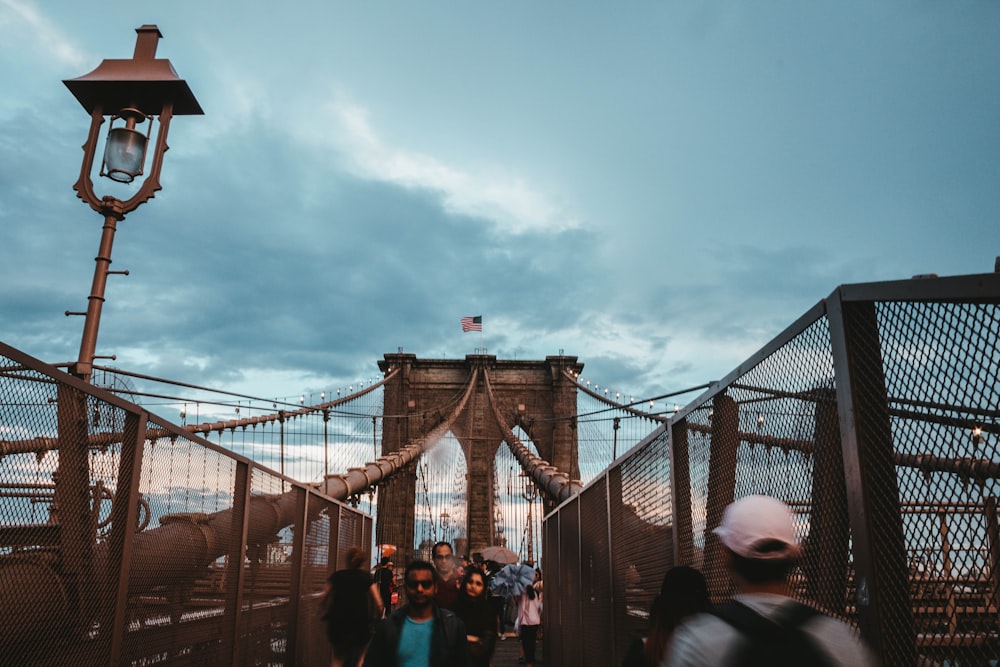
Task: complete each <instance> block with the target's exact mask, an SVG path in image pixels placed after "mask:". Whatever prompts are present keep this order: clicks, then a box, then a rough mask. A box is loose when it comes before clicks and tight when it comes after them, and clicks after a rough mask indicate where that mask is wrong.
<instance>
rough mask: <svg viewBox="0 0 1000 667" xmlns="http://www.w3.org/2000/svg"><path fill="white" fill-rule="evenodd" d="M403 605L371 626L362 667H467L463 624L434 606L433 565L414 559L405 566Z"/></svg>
mask: <svg viewBox="0 0 1000 667" xmlns="http://www.w3.org/2000/svg"><path fill="white" fill-rule="evenodd" d="M404 581H405V584H404V585H405V586H406V604H405V605H404V606H403V607H401V608H399V609H397V610H396V611H394V612H392V613H391V614H389V616H388V617H387V618H385V619H384V620H383V621H381V622H380V623H379V624H378V625H377V626H376V627H375V636H374V637H373V638H372V641H371V644H370V645H369V646H368V653H367V655H366V656H365V667H397V666H398V665H428V667H468V665H467V662H468V648H467V642H466V635H465V624H464V623H462V620H461V619H460V618H459V617H458V616H456V615H455V614H454V613H452V612H451V611H448V610H447V609H441V608H440V607H438V606H437V605H436V604H434V593H435V591H436V589H437V584H436V577H435V572H434V566H433V565H431V564H430V563H428V562H427V561H423V560H415V561H413V562H411V563H410V564H409V565H407V566H406V576H405V579H404Z"/></svg>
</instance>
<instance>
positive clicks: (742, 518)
mask: <svg viewBox="0 0 1000 667" xmlns="http://www.w3.org/2000/svg"><path fill="white" fill-rule="evenodd" d="M713 532H714V533H715V534H716V535H717V536H718V537H719V540H720V541H721V542H722V546H723V558H724V559H725V563H726V567H727V569H728V570H729V576H730V578H731V579H732V580H733V583H734V584H735V585H736V597H735V599H734V600H733V601H732V602H730V603H728V604H725V605H722V606H719V607H714V608H712V609H711V610H710V612H709V613H707V614H698V615H696V616H692V617H691V618H689V619H688V620H686V621H685V622H684V623H682V624H681V626H680V627H679V628H677V630H676V631H675V632H674V636H673V639H672V640H671V642H670V647H669V648H668V649H667V659H666V661H665V662H664V664H665V665H667V666H669V667H694V666H697V665H713V666H714V665H723V664H727V665H728V664H740V665H743V664H748V665H749V664H753V665H757V664H762V665H769V666H771V665H830V666H834V665H845V666H846V665H852V666H857V667H864V666H868V665H874V664H876V663H875V659H874V656H873V655H872V654H871V652H870V651H869V650H868V648H867V647H866V646H865V645H864V644H863V643H862V642H861V640H860V639H858V636H857V632H856V631H855V630H854V629H853V628H851V626H849V625H847V624H846V623H844V622H843V621H840V620H837V619H835V618H832V617H830V616H827V615H826V614H824V613H822V612H821V611H820V610H819V609H816V608H815V607H812V606H810V605H806V604H802V603H801V602H798V601H796V600H795V599H793V598H792V597H791V589H790V587H789V585H788V577H789V574H790V573H791V571H792V568H793V567H794V566H795V564H796V563H797V561H798V558H799V556H800V549H799V544H798V540H797V539H796V537H795V526H794V523H793V518H792V512H791V510H790V509H789V507H788V506H787V505H785V503H783V502H781V501H780V500H778V499H776V498H771V497H770V496H747V497H746V498H742V499H740V500H737V501H736V502H734V503H732V504H731V505H729V507H727V508H726V511H725V512H724V513H723V515H722V522H721V523H720V524H719V527H718V528H716V529H715V530H714V531H713Z"/></svg>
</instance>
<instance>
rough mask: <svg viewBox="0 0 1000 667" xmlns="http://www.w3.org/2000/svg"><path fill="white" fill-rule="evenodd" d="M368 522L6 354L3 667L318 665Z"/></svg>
mask: <svg viewBox="0 0 1000 667" xmlns="http://www.w3.org/2000/svg"><path fill="white" fill-rule="evenodd" d="M371 535H372V520H371V517H370V516H368V515H365V514H363V513H361V512H358V511H357V510H354V509H352V508H350V507H347V506H345V505H343V504H341V503H338V502H335V501H333V500H330V499H329V498H326V497H324V496H321V495H319V494H318V493H317V492H316V491H315V490H314V489H313V488H311V487H308V486H305V485H303V484H299V483H296V482H293V481H291V480H290V479H288V478H283V477H281V476H280V475H278V474H277V473H275V472H272V471H270V470H268V469H266V468H263V467H259V466H258V465H256V464H254V463H253V462H252V461H251V460H249V459H246V458H243V457H240V456H237V455H235V454H233V453H231V452H228V451H225V450H224V449H222V448H221V447H218V446H216V445H213V444H211V443H209V442H208V441H206V440H203V439H201V438H199V437H198V436H195V435H193V434H191V433H190V432H188V431H186V430H184V429H183V428H182V427H179V426H175V425H173V424H170V423H168V422H166V421H164V420H162V419H159V418H157V417H155V416H153V415H150V414H149V413H148V412H146V411H145V410H143V409H142V407H141V406H138V405H134V404H132V403H128V402H126V401H123V400H121V399H119V398H117V397H115V396H113V395H111V394H109V393H107V392H105V391H102V390H100V389H96V388H94V387H92V386H91V385H88V384H86V383H84V382H81V381H79V380H77V379H76V378H74V377H72V376H69V375H67V374H65V373H62V372H60V371H58V370H56V369H54V368H53V367H51V366H48V365H46V364H43V363H41V362H39V361H37V360H35V359H32V358H30V357H28V356H27V355H24V354H22V353H20V352H18V351H16V350H14V349H12V348H10V347H8V346H6V345H3V344H2V343H0V600H2V603H0V628H3V630H2V632H0V664H3V665H66V664H79V665H149V664H164V665H167V664H169V665H222V664H232V665H276V664H287V665H293V664H296V665H316V664H327V663H328V662H329V657H330V656H329V647H328V645H327V641H326V636H325V632H324V627H323V625H322V622H321V620H320V614H321V610H320V596H321V594H322V590H323V585H324V582H325V579H326V576H327V574H328V573H329V571H330V570H331V569H334V568H336V567H337V565H338V562H340V563H341V564H342V563H343V557H344V556H345V554H346V550H347V549H348V548H350V547H351V546H360V547H362V548H363V549H365V550H368V549H369V548H370V547H369V545H370V544H371V541H372V540H371Z"/></svg>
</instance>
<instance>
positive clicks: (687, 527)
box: [668, 417, 694, 565]
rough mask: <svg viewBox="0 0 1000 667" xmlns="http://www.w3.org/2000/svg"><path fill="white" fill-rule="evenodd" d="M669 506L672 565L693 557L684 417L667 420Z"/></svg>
mask: <svg viewBox="0 0 1000 667" xmlns="http://www.w3.org/2000/svg"><path fill="white" fill-rule="evenodd" d="M668 433H669V435H670V505H671V507H670V509H671V513H672V514H673V517H672V518H673V521H672V523H673V533H674V535H673V537H674V539H673V543H674V553H673V565H691V564H692V563H693V561H694V535H693V530H694V529H693V528H692V525H691V470H690V467H689V465H690V464H689V460H688V432H687V418H686V417H685V418H684V419H680V420H678V421H676V422H672V423H671V424H670V429H669V431H668Z"/></svg>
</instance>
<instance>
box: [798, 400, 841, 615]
mask: <svg viewBox="0 0 1000 667" xmlns="http://www.w3.org/2000/svg"><path fill="white" fill-rule="evenodd" d="M814 395H815V398H816V403H815V411H816V412H815V426H814V429H815V431H814V432H815V438H814V447H813V474H812V508H811V510H810V517H809V537H808V541H807V543H806V545H805V546H806V548H805V555H804V558H803V562H802V569H803V571H804V572H805V575H806V593H807V595H808V597H809V599H810V600H812V601H814V602H816V603H817V604H819V605H820V606H821V607H823V608H824V609H826V610H827V611H829V612H830V613H832V614H836V615H837V616H844V615H845V611H846V610H845V609H844V606H845V604H846V595H845V591H846V590H847V570H848V566H849V564H850V553H851V551H850V539H851V528H850V523H849V521H848V517H847V489H846V487H845V486H844V459H843V456H844V454H843V451H842V448H841V445H840V442H841V440H840V422H839V416H838V412H837V395H836V392H835V390H833V389H818V390H816V392H814Z"/></svg>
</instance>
